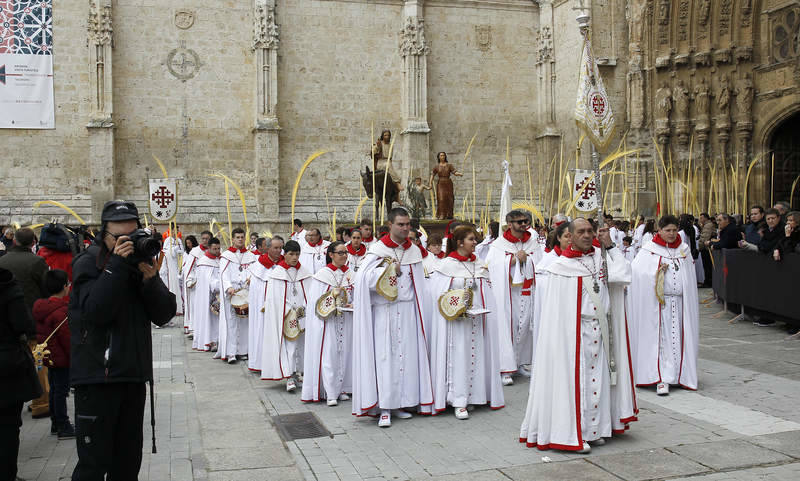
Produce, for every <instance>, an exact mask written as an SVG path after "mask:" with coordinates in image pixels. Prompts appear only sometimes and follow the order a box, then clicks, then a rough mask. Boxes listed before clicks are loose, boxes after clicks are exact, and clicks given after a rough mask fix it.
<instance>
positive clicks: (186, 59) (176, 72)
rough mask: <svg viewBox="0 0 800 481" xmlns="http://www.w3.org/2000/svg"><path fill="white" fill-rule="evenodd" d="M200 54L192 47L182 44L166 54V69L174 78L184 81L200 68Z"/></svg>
mask: <svg viewBox="0 0 800 481" xmlns="http://www.w3.org/2000/svg"><path fill="white" fill-rule="evenodd" d="M200 66H201V63H200V56H198V55H197V52H195V51H194V50H192V49H189V48H186V47H185V46H184V45H181V46H180V47H178V48H176V49H173V50H171V51H170V52H169V55H167V69H168V70H169V73H171V74H172V75H173V76H174V77H175V78H178V79H180V80H183V81H184V82H185V81H187V80H189V79H191V78H194V76H195V75H197V71H198V70H200Z"/></svg>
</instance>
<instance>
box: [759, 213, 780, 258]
mask: <svg viewBox="0 0 800 481" xmlns="http://www.w3.org/2000/svg"><path fill="white" fill-rule="evenodd" d="M764 217H765V219H766V221H767V225H766V226H765V227H764V228H763V229H762V230H761V241H760V242H759V243H758V250H759V251H760V252H762V253H764V254H767V255H770V256H771V255H773V251H775V248H776V247H777V246H778V241H779V240H781V237H785V234H784V228H783V221H782V220H781V214H780V212H778V210H777V209H767V211H766V213H765V216H764Z"/></svg>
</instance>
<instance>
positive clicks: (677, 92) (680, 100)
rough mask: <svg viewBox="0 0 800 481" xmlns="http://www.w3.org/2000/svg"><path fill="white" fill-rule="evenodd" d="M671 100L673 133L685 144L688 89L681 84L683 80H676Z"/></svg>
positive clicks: (687, 130)
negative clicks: (673, 113) (673, 116)
mask: <svg viewBox="0 0 800 481" xmlns="http://www.w3.org/2000/svg"><path fill="white" fill-rule="evenodd" d="M672 100H673V103H674V106H675V133H676V134H677V135H678V142H680V143H681V144H686V143H688V141H689V91H688V90H687V89H686V87H685V86H684V85H683V80H678V83H677V84H676V85H675V88H674V89H673V90H672Z"/></svg>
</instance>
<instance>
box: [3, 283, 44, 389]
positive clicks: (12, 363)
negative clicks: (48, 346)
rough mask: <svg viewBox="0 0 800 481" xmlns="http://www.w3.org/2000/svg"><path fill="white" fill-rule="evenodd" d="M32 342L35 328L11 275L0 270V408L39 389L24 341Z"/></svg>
mask: <svg viewBox="0 0 800 481" xmlns="http://www.w3.org/2000/svg"><path fill="white" fill-rule="evenodd" d="M28 340H33V341H35V340H36V324H34V322H33V319H32V318H31V316H30V314H29V313H28V309H27V308H26V307H25V296H24V294H23V292H22V287H20V285H19V282H17V280H16V279H15V278H14V275H13V274H12V273H11V271H9V270H6V269H2V268H0V386H2V389H0V404H2V405H5V404H11V403H18V402H25V401H30V400H31V399H35V398H37V397H39V396H41V395H42V387H41V385H40V384H39V377H38V376H37V375H36V368H35V367H34V364H33V356H32V355H31V351H30V349H29V348H28V345H27V341H28Z"/></svg>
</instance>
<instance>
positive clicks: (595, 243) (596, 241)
mask: <svg viewBox="0 0 800 481" xmlns="http://www.w3.org/2000/svg"><path fill="white" fill-rule="evenodd" d="M592 245H593V246H595V247H600V240H599V239H598V238H597V237H595V238H594V239H592Z"/></svg>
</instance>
